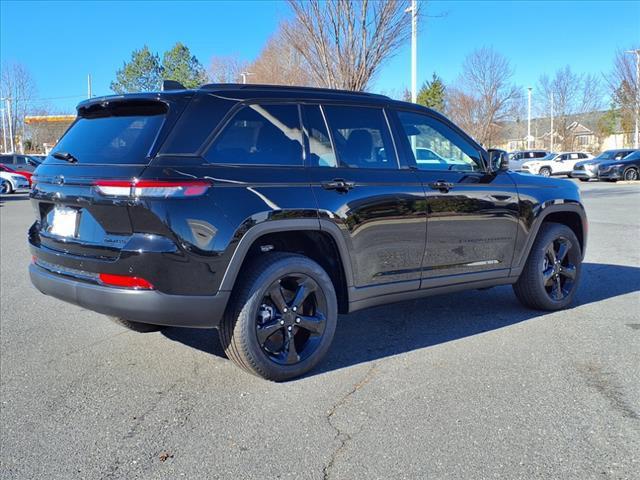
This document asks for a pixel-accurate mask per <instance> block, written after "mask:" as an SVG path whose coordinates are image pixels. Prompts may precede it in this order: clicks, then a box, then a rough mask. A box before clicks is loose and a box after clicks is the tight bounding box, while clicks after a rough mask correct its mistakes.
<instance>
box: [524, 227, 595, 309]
mask: <svg viewBox="0 0 640 480" xmlns="http://www.w3.org/2000/svg"><path fill="white" fill-rule="evenodd" d="M581 270H582V248H581V245H580V242H579V241H578V238H577V237H576V235H575V233H574V232H573V230H571V228H569V227H568V226H567V225H563V224H559V223H553V222H548V223H547V222H545V223H543V224H542V225H541V226H540V230H539V231H538V234H537V235H536V239H535V241H534V242H533V246H532V247H531V250H530V252H529V257H528V258H527V262H526V264H525V266H524V269H523V270H522V273H521V274H520V277H519V278H518V280H517V282H516V283H514V284H513V290H514V292H515V294H516V296H517V297H518V300H520V302H521V303H522V304H523V305H525V306H526V307H529V308H534V309H536V310H561V309H563V308H566V307H568V306H569V305H570V304H571V303H572V302H573V298H574V297H575V294H576V291H577V289H578V284H579V281H580V272H581Z"/></svg>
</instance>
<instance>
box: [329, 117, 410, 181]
mask: <svg viewBox="0 0 640 480" xmlns="http://www.w3.org/2000/svg"><path fill="white" fill-rule="evenodd" d="M322 108H323V110H324V112H325V115H326V118H327V123H328V124H329V128H330V129H331V136H332V137H333V142H334V145H335V148H336V151H337V154H338V160H339V162H340V165H341V166H343V167H349V168H384V169H390V168H393V169H397V168H398V161H397V159H396V155H395V150H394V146H393V142H392V140H391V133H390V132H389V126H388V125H387V119H386V117H385V115H384V112H383V110H382V109H381V108H375V107H357V106H342V105H325V106H323V107H322Z"/></svg>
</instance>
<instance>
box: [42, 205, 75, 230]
mask: <svg viewBox="0 0 640 480" xmlns="http://www.w3.org/2000/svg"><path fill="white" fill-rule="evenodd" d="M79 224H80V212H79V211H78V210H77V209H75V208H70V207H63V206H60V205H56V206H55V207H53V210H51V211H50V212H49V214H48V215H47V225H48V228H47V233H50V234H51V235H56V236H59V237H65V238H75V237H77V236H78V225H79Z"/></svg>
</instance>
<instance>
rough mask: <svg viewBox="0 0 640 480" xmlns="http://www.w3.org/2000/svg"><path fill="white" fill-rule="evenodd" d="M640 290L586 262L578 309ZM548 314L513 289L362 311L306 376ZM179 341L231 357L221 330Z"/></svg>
mask: <svg viewBox="0 0 640 480" xmlns="http://www.w3.org/2000/svg"><path fill="white" fill-rule="evenodd" d="M639 290H640V268H637V267H629V266H623V265H607V264H600V263H585V264H584V265H583V271H582V280H581V285H580V288H579V290H578V294H577V296H576V300H575V302H574V306H573V308H576V307H579V306H583V305H588V304H590V303H595V302H599V301H601V300H606V299H608V298H613V297H617V296H620V295H624V294H627V293H631V292H635V291H639ZM545 314H546V313H545V312H540V311H535V310H529V309H527V308H525V307H523V306H522V305H520V303H519V302H518V300H517V299H516V297H515V295H514V294H513V293H512V291H511V287H509V286H505V287H496V288H493V289H490V290H483V291H478V290H471V291H468V292H459V293H452V294H447V295H440V296H434V297H426V298H423V299H419V300H412V301H406V302H401V303H396V304H391V305H385V306H380V307H375V308H370V309H367V310H362V311H359V312H356V313H353V314H350V315H341V316H340V318H339V319H338V327H337V329H336V333H335V337H334V339H333V345H332V347H331V349H330V350H329V353H328V354H327V356H326V358H325V359H324V361H323V362H321V364H320V366H319V367H317V368H316V369H314V370H313V371H312V372H310V373H309V374H307V375H316V374H319V373H323V372H329V371H332V370H338V369H341V368H345V367H349V366H352V365H357V364H359V363H364V362H370V361H373V360H378V359H380V358H384V357H389V356H393V355H398V354H401V353H405V352H409V351H412V350H417V349H421V348H426V347H432V346H434V345H439V344H442V343H446V342H449V341H452V340H458V339H461V338H464V337H469V336H472V335H477V334H480V333H484V332H489V331H492V330H497V329H500V328H505V327H508V326H510V325H514V324H517V323H520V322H524V321H527V320H532V319H535V318H536V317H540V316H544V315H545ZM163 333H164V335H165V336H166V337H167V338H169V339H171V340H173V341H176V342H180V343H183V344H185V345H187V346H189V347H192V348H197V349H199V350H202V351H204V352H207V353H210V354H212V355H215V356H218V357H223V358H226V356H225V354H224V350H223V349H222V346H221V345H220V341H219V339H218V332H217V330H201V329H190V328H168V329H165V330H164V331H163Z"/></svg>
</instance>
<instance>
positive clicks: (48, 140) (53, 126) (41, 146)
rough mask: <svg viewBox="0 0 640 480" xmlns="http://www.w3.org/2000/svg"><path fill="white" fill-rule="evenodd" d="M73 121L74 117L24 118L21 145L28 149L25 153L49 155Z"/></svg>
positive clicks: (40, 116) (37, 116)
mask: <svg viewBox="0 0 640 480" xmlns="http://www.w3.org/2000/svg"><path fill="white" fill-rule="evenodd" d="M75 119H76V116H75V115H32V116H26V117H25V118H24V123H25V134H24V136H25V139H24V141H23V144H26V145H28V146H29V147H30V148H25V149H26V150H27V152H26V153H49V151H50V150H51V149H52V148H53V147H54V146H55V144H56V143H58V140H59V139H60V137H62V135H63V134H64V132H66V131H67V128H69V125H71V123H72V122H73V121H74V120H75Z"/></svg>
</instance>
